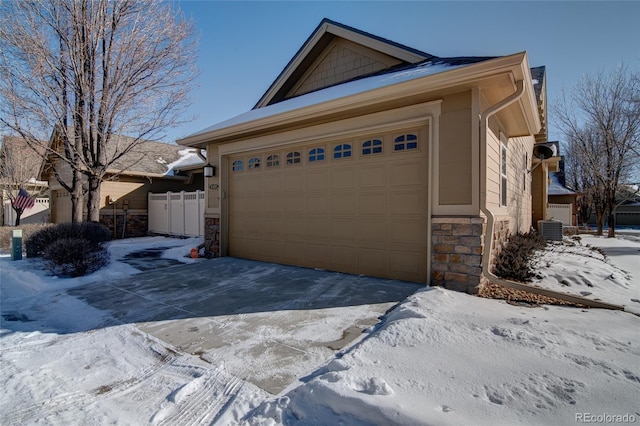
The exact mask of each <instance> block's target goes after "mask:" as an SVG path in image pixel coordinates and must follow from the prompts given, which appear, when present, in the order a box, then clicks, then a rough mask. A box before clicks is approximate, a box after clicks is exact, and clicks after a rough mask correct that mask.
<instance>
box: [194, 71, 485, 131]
mask: <svg viewBox="0 0 640 426" xmlns="http://www.w3.org/2000/svg"><path fill="white" fill-rule="evenodd" d="M465 59H467V61H465V60H460V59H457V60H447V59H443V58H438V59H432V60H427V61H425V62H422V63H420V64H418V65H416V66H411V67H410V68H403V69H401V70H396V71H392V72H386V73H381V74H376V75H373V76H370V77H365V78H361V79H357V80H352V81H349V82H346V83H342V84H338V85H336V86H331V87H327V88H325V89H321V90H318V91H315V92H311V93H307V94H304V95H301V96H297V97H295V98H291V99H287V100H285V101H282V102H278V103H276V104H273V105H269V106H266V107H263V108H256V109H252V110H251V111H248V112H245V113H243V114H240V115H238V116H235V117H233V118H230V119H229V120H225V121H222V122H220V123H217V124H214V125H213V126H210V127H207V128H205V129H203V130H201V131H199V132H196V133H193V134H192V135H189V136H195V135H199V134H203V133H208V132H212V131H215V130H220V129H224V128H226V127H231V126H235V125H238V124H243V123H248V122H250V121H254V120H259V119H262V118H266V117H271V116H274V115H277V114H282V113H285V112H289V111H293V110H296V109H300V108H304V107H308V106H312V105H317V104H321V103H323V102H329V101H332V100H335V99H340V98H344V97H347V96H351V95H355V94H358V93H364V92H368V91H370V90H374V89H379V88H382V87H387V86H391V85H394V84H399V83H403V82H406V81H410V80H415V79H418V78H422V77H426V76H430V75H434V74H438V73H441V72H444V71H449V70H452V69H455V68H460V67H463V66H465V65H469V64H470V63H473V62H477V61H478V60H484V59H488V58H465Z"/></svg>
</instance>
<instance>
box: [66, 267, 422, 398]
mask: <svg viewBox="0 0 640 426" xmlns="http://www.w3.org/2000/svg"><path fill="white" fill-rule="evenodd" d="M421 287H422V285H420V284H415V283H407V282H400V281H392V280H385V279H377V278H370V277H362V276H356V275H349V274H340V273H334V272H326V271H320V270H313V269H306V268H298V267H292V266H284V265H276V264H270V263H263V262H256V261H250V260H243V259H235V258H229V257H226V258H220V259H213V260H203V261H201V262H198V263H195V264H187V265H179V266H172V267H166V268H163V269H157V270H150V271H145V272H143V273H140V274H137V275H134V276H132V277H130V278H128V279H127V280H121V281H114V282H108V283H104V282H101V283H96V284H92V285H87V286H83V287H80V288H75V289H71V290H69V293H70V294H71V295H73V296H76V297H79V298H81V299H83V300H84V301H86V302H87V303H89V304H91V305H92V306H94V307H96V308H98V309H101V310H104V311H109V312H110V313H111V317H112V320H110V322H111V323H112V324H113V325H115V324H122V323H133V324H135V325H136V326H137V327H138V328H139V329H140V330H142V331H144V332H146V333H149V334H151V335H153V336H154V337H156V338H158V339H160V340H163V341H164V342H167V343H169V344H170V345H172V346H174V347H175V348H177V349H178V350H181V351H184V352H187V353H191V354H193V355H196V356H199V357H200V358H202V359H203V360H205V361H207V362H210V363H212V364H216V365H223V366H224V368H225V369H226V370H227V371H228V372H230V373H231V374H233V375H234V376H236V377H238V378H241V379H244V380H247V381H250V382H252V383H253V384H255V385H257V386H259V387H260V388H262V389H264V390H266V391H267V392H270V393H272V394H274V395H277V394H279V393H281V392H282V391H283V390H285V389H286V388H287V387H288V386H289V385H291V384H292V383H294V382H295V381H296V380H297V379H299V378H301V377H303V376H305V375H307V374H309V373H311V372H313V371H314V370H315V369H317V368H318V367H320V366H321V365H323V364H324V363H326V362H327V361H328V360H330V359H331V358H332V357H333V356H334V355H335V353H336V352H337V351H339V350H341V349H343V348H345V347H346V346H347V345H349V344H350V343H351V342H353V341H354V340H355V339H357V338H358V337H360V336H362V332H363V331H364V330H366V329H368V328H369V327H371V326H373V325H374V324H376V323H377V322H378V321H379V317H380V316H382V315H384V313H385V312H387V311H388V310H389V309H390V308H392V307H393V306H394V305H395V304H397V303H398V302H400V301H401V300H403V299H404V298H406V297H407V296H409V295H410V294H412V293H413V292H415V291H416V290H418V289H419V288H421ZM106 325H107V326H108V325H109V324H106Z"/></svg>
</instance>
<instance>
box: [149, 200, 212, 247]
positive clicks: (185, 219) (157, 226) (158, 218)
mask: <svg viewBox="0 0 640 426" xmlns="http://www.w3.org/2000/svg"><path fill="white" fill-rule="evenodd" d="M148 214H149V232H150V233H154V234H166V235H184V236H189V237H199V236H203V235H204V191H196V192H184V191H182V192H165V193H152V192H150V193H149V207H148Z"/></svg>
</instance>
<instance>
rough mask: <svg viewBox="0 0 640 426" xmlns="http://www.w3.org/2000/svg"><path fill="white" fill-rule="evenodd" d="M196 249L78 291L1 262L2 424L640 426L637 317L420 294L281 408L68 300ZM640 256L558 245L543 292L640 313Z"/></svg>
mask: <svg viewBox="0 0 640 426" xmlns="http://www.w3.org/2000/svg"><path fill="white" fill-rule="evenodd" d="M634 238H635V239H634ZM197 243H198V241H197V240H196V239H192V240H178V239H168V238H161V237H153V238H141V239H131V240H122V241H116V242H113V243H111V246H110V251H111V254H112V260H113V262H112V264H111V265H110V266H109V267H107V268H105V269H103V270H101V271H98V272H96V273H94V274H92V275H90V276H87V277H81V278H75V279H57V278H54V277H50V276H48V275H47V273H46V272H45V271H43V270H42V268H41V266H42V265H41V263H39V261H38V260H37V259H25V260H22V261H16V262H12V261H11V260H10V258H9V257H8V256H7V255H2V256H1V257H0V302H1V305H0V308H1V312H0V313H1V314H2V324H1V325H0V381H1V382H2V383H3V391H2V393H0V424H2V425H29V424H47V425H69V424H91V425H102V424H119V425H142V424H170V425H186V424H224V425H226V424H249V425H254V424H256V425H261V424H274V425H277V424H332V425H333V424H347V425H348V424H357V425H361V424H376V425H377V424H385V425H388V424H412V425H413V424H420V425H422V424H424V425H428V424H436V425H448V424H451V425H458V424H474V425H484V424H487V425H500V424H505V425H506V424H508V425H512V424H525V425H526V424H532V425H541V424H543V425H544V424H549V425H560V424H576V423H581V422H584V423H593V422H595V421H598V420H603V421H606V422H608V423H625V422H626V423H634V422H635V423H636V424H637V423H640V399H639V396H638V395H640V332H639V330H640V317H638V316H636V315H633V314H631V313H628V312H621V311H606V310H599V309H589V310H582V309H576V308H569V307H558V306H543V307H540V308H528V307H522V306H513V305H509V304H507V303H505V302H503V301H497V300H488V299H481V298H477V297H474V296H470V295H466V294H462V293H456V292H451V291H447V290H444V289H442V288H425V289H424V290H422V291H419V292H417V293H416V294H414V295H412V296H410V297H409V298H408V299H406V300H405V301H404V302H403V303H402V304H401V305H400V306H399V307H398V308H396V309H395V310H394V311H392V312H391V313H390V314H389V315H388V316H387V317H386V318H385V320H384V321H383V322H382V323H381V324H379V325H378V326H376V327H373V328H371V329H370V330H368V332H367V333H364V334H363V335H362V337H361V338H360V339H359V340H358V341H357V342H356V343H355V344H354V345H353V346H351V347H350V348H348V349H347V350H345V351H343V352H342V353H340V354H339V356H337V357H335V359H331V360H328V361H327V363H326V364H325V365H318V366H317V369H316V370H315V371H309V372H308V373H309V374H308V376H307V377H305V378H304V379H303V380H301V381H300V383H299V384H297V385H293V386H291V387H289V388H288V389H286V390H285V391H283V393H282V394H281V395H279V396H277V397H273V396H272V395H270V394H268V393H266V392H264V391H262V390H260V389H259V388H257V387H255V386H253V385H251V384H250V383H248V382H245V381H243V380H241V379H240V378H237V377H233V376H232V375H231V374H230V373H229V372H228V371H227V370H225V363H224V362H223V361H222V362H220V363H218V364H211V363H207V362H205V361H203V360H202V359H200V358H199V357H197V356H192V355H190V354H187V353H184V352H180V351H178V350H177V349H176V348H174V347H171V345H168V344H166V343H164V342H162V341H161V340H158V339H157V338H154V337H153V336H150V335H149V334H147V333H144V332H142V331H141V330H140V329H138V328H137V327H136V325H135V324H126V325H119V326H110V327H101V324H103V323H106V322H108V321H109V320H112V319H111V318H109V317H108V313H106V312H101V311H98V310H96V309H95V308H92V307H91V306H88V305H86V304H85V303H84V302H82V301H80V300H79V299H76V298H73V297H70V296H69V295H68V294H67V293H66V292H65V289H68V288H72V287H77V286H82V285H85V284H88V283H91V282H96V281H103V280H109V279H115V278H121V277H126V276H131V279H132V280H135V275H133V274H135V273H136V272H137V270H135V269H134V268H132V267H130V266H129V265H127V264H124V263H122V262H120V261H118V259H121V258H122V257H123V256H124V255H125V254H127V253H130V252H133V251H137V250H141V249H143V248H149V247H167V246H170V245H173V246H175V248H174V249H172V250H169V251H167V252H165V256H169V257H172V258H175V259H179V260H181V261H184V262H194V261H198V260H192V259H188V258H184V257H182V256H184V254H186V253H188V251H189V249H190V248H191V247H194V246H195V245H197ZM587 244H589V245H590V246H594V247H601V248H602V249H603V250H604V252H605V253H609V254H608V255H607V256H606V257H605V256H602V254H601V253H598V252H595V251H593V250H591V249H590V248H588V247H587ZM634 250H635V254H634ZM638 250H640V242H639V241H638V240H637V238H636V237H631V239H629V237H625V238H624V239H623V238H619V239H614V240H610V239H598V238H595V237H590V236H582V239H581V240H580V244H577V243H576V245H574V246H572V247H567V246H552V247H551V248H550V249H549V250H547V251H546V252H545V253H541V254H540V256H539V258H538V260H537V262H538V264H539V267H540V268H541V269H540V279H539V280H538V281H537V282H536V285H541V286H546V287H550V288H554V289H558V290H560V291H566V292H569V291H577V293H576V294H582V292H591V293H592V295H593V297H597V298H601V299H602V300H605V301H609V302H612V303H621V304H624V305H627V306H629V307H633V305H635V304H638V303H637V302H635V301H634V299H635V300H640V291H639V289H640V272H639V271H638V264H639V263H640V262H638V259H640V251H638ZM563 281H564V282H563ZM587 282H588V283H589V284H590V285H589V284H588V283H587ZM566 283H569V284H568V285H567V284H566ZM112 322H113V321H112ZM82 330H90V331H82Z"/></svg>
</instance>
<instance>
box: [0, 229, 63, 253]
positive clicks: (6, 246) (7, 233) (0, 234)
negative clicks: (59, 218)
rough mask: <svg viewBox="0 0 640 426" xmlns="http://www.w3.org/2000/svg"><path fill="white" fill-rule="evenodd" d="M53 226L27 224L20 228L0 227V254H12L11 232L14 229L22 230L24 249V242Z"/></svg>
mask: <svg viewBox="0 0 640 426" xmlns="http://www.w3.org/2000/svg"><path fill="white" fill-rule="evenodd" d="M51 225H52V224H50V223H47V224H40V223H38V224H27V225H20V226H0V252H3V253H10V252H11V231H13V230H14V229H22V247H23V248H24V242H25V241H26V240H27V238H29V237H30V236H31V235H33V233H35V232H37V231H39V230H40V229H42V228H45V227H47V226H51Z"/></svg>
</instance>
